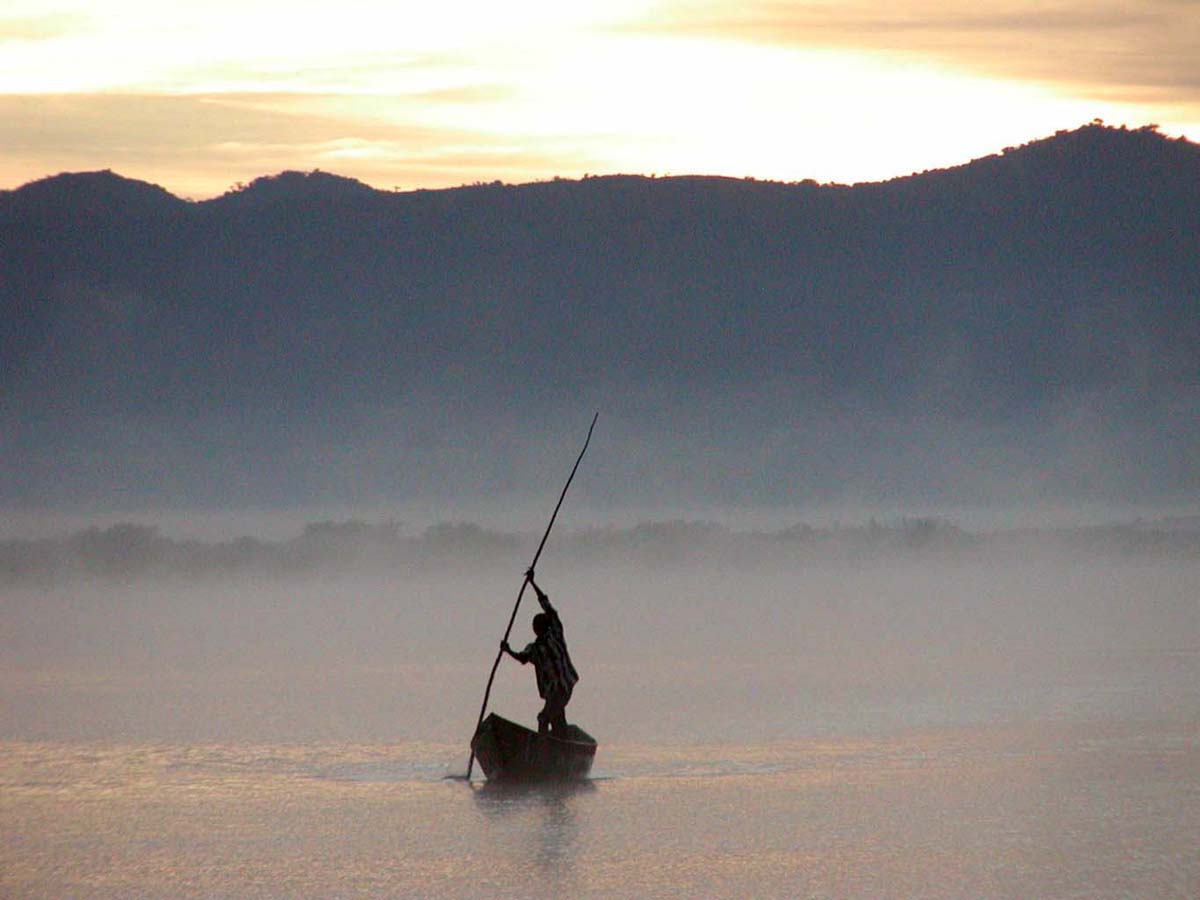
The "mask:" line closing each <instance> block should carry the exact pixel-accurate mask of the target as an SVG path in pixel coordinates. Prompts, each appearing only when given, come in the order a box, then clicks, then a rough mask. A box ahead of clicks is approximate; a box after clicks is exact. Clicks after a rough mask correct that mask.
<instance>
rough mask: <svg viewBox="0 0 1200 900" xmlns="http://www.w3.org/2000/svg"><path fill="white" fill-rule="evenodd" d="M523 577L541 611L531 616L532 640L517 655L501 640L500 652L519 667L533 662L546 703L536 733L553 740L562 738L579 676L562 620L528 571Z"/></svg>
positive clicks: (539, 692) (539, 714)
mask: <svg viewBox="0 0 1200 900" xmlns="http://www.w3.org/2000/svg"><path fill="white" fill-rule="evenodd" d="M525 577H526V578H527V579H529V583H530V584H531V585H533V589H534V590H535V591H536V592H537V598H538V603H540V604H541V605H542V612H540V613H538V614H537V615H535V616H534V617H533V633H534V635H536V637H535V639H534V641H533V642H532V643H531V644H529V645H528V646H526V648H525V649H524V650H522V651H520V652H519V653H518V652H514V651H513V648H512V647H510V646H509V645H508V641H501V642H500V649H501V650H503V651H504V652H505V653H507V654H508V655H509V656H511V657H512V658H513V659H515V660H516V661H517V662H519V663H521V664H522V665H524V664H525V663H530V662H531V663H533V668H534V672H535V673H536V674H537V689H538V696H540V697H541V698H542V699H544V700H545V701H546V705H545V706H543V707H542V711H541V712H540V713H538V717H537V719H538V734H546V733H547V732H553V733H554V734H555V735H556V736H557V737H565V736H566V730H567V712H566V710H567V703H569V702H570V700H571V691H572V690H574V688H575V682H577V681H578V680H579V673H578V672H576V671H575V666H573V665H572V664H571V657H570V654H568V653H567V641H566V639H565V638H564V637H563V626H562V620H561V619H559V617H558V611H557V610H556V609H555V608H554V607H553V606H551V605H550V596H549V595H548V594H547V593H546V592H545V591H543V590H542V589H541V588H540V587H538V586H537V582H535V581H534V580H533V569H532V568H531V569H530V570H529V571H528V572H526V573H525Z"/></svg>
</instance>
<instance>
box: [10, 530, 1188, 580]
mask: <svg viewBox="0 0 1200 900" xmlns="http://www.w3.org/2000/svg"><path fill="white" fill-rule="evenodd" d="M536 540H537V536H536V535H532V534H525V533H521V532H507V531H499V530H494V529H490V528H486V527H484V526H482V525H479V524H476V523H473V522H443V523H440V524H437V525H433V526H430V527H428V528H425V529H423V530H421V531H419V532H413V533H409V532H407V531H406V530H405V529H404V528H403V526H402V525H401V523H399V522H396V521H384V522H369V521H364V520H361V519H348V520H343V521H333V520H326V521H320V522H312V523H309V524H307V525H305V526H304V528H303V530H302V531H301V533H300V534H299V535H297V536H295V537H292V538H285V539H277V540H267V539H262V538H257V537H253V536H241V537H237V538H234V539H231V540H224V541H201V540H181V539H175V538H171V537H168V536H165V535H163V534H162V533H161V532H160V530H159V528H158V527H157V526H154V525H147V524H140V523H136V522H122V523H117V524H113V525H110V526H107V527H89V528H83V529H79V530H76V531H73V532H70V533H67V534H64V535H60V536H53V537H39V538H12V539H6V540H0V585H4V586H20V585H30V586H38V585H46V584H54V583H64V582H69V581H72V580H75V579H101V580H111V581H132V580H138V579H143V578H165V579H189V580H195V579H204V578H213V577H227V576H236V575H250V576H260V577H263V576H265V577H285V578H286V577H293V576H294V577H303V576H307V575H311V574H314V573H316V572H332V573H338V572H344V573H351V572H378V573H387V572H390V571H401V570H414V569H415V570H426V569H437V568H441V567H445V566H447V565H451V564H455V565H461V564H463V563H464V561H466V562H468V563H469V564H472V565H474V564H483V565H503V564H505V563H506V562H509V561H511V560H513V559H520V558H522V557H523V555H524V554H526V553H527V551H528V549H529V547H530V546H532V545H533V544H535V543H536ZM556 545H557V546H556V548H555V552H556V554H557V555H558V556H559V557H560V558H562V559H564V560H567V561H569V562H571V563H572V564H583V565H588V564H605V565H620V564H637V565H643V566H644V565H651V566H655V565H658V566H672V565H705V564H707V565H714V564H715V565H734V566H755V565H764V564H772V565H786V564H789V563H790V564H803V565H812V564H820V563H822V562H871V561H874V560H879V561H884V560H903V559H906V558H909V559H912V560H914V561H921V560H930V561H932V560H938V559H943V560H952V559H956V558H963V559H968V560H985V559H988V558H1000V559H1004V558H1009V559H1011V558H1013V557H1021V558H1025V559H1036V558H1038V557H1039V556H1042V557H1047V558H1049V557H1056V558H1062V557H1066V558H1079V559H1088V558H1100V557H1103V558H1108V559H1118V560H1157V561H1163V560H1174V561H1179V562H1197V561H1200V516H1179V517H1171V518H1161V519H1152V520H1145V519H1133V520H1130V521H1122V522H1113V523H1109V524H1102V525H1089V526H1073V527H1023V528H1011V529H998V530H971V531H969V530H966V529H964V528H962V527H960V526H958V525H957V524H955V523H954V522H953V521H951V520H949V519H943V518H937V517H913V518H901V519H898V520H894V521H886V522H881V521H878V520H876V519H871V520H869V521H867V522H866V523H862V524H854V525H834V526H828V527H815V526H811V525H806V524H796V525H791V526H788V527H785V528H779V529H774V530H735V529H732V528H729V527H727V526H725V525H722V524H719V523H716V522H711V521H694V520H685V519H675V520H665V521H647V522H641V523H639V524H637V525H634V526H630V527H624V528H618V527H613V526H607V527H591V528H582V529H577V530H575V531H569V532H564V533H563V534H562V535H560V536H557V537H556ZM515 564H516V563H514V565H515Z"/></svg>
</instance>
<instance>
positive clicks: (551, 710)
mask: <svg viewBox="0 0 1200 900" xmlns="http://www.w3.org/2000/svg"><path fill="white" fill-rule="evenodd" d="M570 699H571V695H570V694H564V693H563V692H562V691H554V690H552V691H550V692H549V693H547V694H546V705H545V706H544V707H543V708H542V711H541V712H540V713H538V733H539V734H545V733H546V731H547V730H549V731H551V732H553V733H554V734H557V735H560V736H561V734H562V732H564V731H566V729H567V714H566V707H567V701H568V700H570Z"/></svg>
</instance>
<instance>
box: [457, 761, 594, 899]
mask: <svg viewBox="0 0 1200 900" xmlns="http://www.w3.org/2000/svg"><path fill="white" fill-rule="evenodd" d="M595 792H596V785H595V783H594V782H592V781H589V780H581V781H569V782H558V783H552V784H522V783H504V782H495V781H489V782H487V783H485V784H479V785H472V786H471V795H472V798H473V799H474V801H475V806H476V808H477V809H478V810H479V811H480V812H481V813H483V816H484V818H485V819H488V820H490V821H491V822H492V823H494V824H495V825H497V826H502V827H505V828H510V829H511V828H513V827H514V826H515V827H516V828H517V829H518V830H519V832H521V833H527V832H528V833H532V836H533V839H532V840H530V841H529V842H528V845H529V848H531V851H532V862H533V865H534V866H535V867H536V870H537V872H538V874H539V875H540V877H541V878H542V879H549V880H550V881H552V882H555V883H559V884H560V885H561V884H563V883H565V882H567V881H569V880H570V878H571V875H572V872H573V868H574V863H575V856H576V853H577V847H576V843H577V841H578V839H579V832H580V825H579V819H578V815H577V812H576V806H577V805H578V804H580V803H585V802H587V797H586V795H588V794H594V793H595ZM522 846H524V844H522Z"/></svg>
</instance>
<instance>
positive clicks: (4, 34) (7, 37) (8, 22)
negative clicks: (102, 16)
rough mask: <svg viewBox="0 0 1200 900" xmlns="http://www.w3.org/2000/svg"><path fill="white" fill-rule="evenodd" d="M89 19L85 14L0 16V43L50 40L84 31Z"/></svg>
mask: <svg viewBox="0 0 1200 900" xmlns="http://www.w3.org/2000/svg"><path fill="white" fill-rule="evenodd" d="M90 28H91V20H90V19H88V18H87V17H86V16H81V15H70V14H67V13H62V14H59V15H46V16H21V17H7V18H4V17H0V44H11V43H17V42H36V41H51V40H55V39H57V38H61V37H68V36H70V35H74V34H79V33H80V32H86V31H88V30H90Z"/></svg>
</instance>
